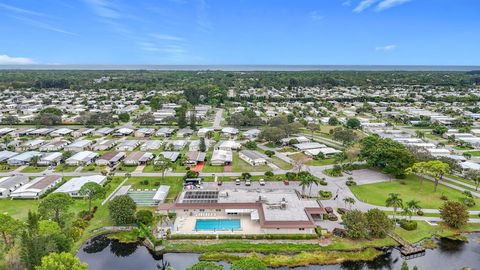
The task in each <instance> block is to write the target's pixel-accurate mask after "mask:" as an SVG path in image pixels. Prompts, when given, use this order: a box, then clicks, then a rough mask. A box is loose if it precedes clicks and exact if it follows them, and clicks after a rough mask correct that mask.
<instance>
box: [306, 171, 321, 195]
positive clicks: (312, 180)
mask: <svg viewBox="0 0 480 270" xmlns="http://www.w3.org/2000/svg"><path fill="white" fill-rule="evenodd" d="M308 180H309V182H310V183H309V185H308V187H309V190H308V196H309V197H311V196H312V186H313V185H315V186H317V187H318V185H319V184H320V180H319V179H318V178H316V177H314V176H313V175H310V177H308Z"/></svg>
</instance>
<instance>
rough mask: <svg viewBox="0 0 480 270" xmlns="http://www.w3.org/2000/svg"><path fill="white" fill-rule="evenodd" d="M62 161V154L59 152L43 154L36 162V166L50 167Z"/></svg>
mask: <svg viewBox="0 0 480 270" xmlns="http://www.w3.org/2000/svg"><path fill="white" fill-rule="evenodd" d="M61 160H62V153H60V152H51V153H46V154H44V155H43V156H42V157H41V158H40V159H39V160H38V162H37V164H38V165H42V166H50V165H57V164H59V163H60V161H61Z"/></svg>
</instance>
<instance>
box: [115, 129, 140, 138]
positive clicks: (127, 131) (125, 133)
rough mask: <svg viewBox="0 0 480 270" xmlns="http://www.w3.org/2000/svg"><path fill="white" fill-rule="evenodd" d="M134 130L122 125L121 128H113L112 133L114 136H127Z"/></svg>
mask: <svg viewBox="0 0 480 270" xmlns="http://www.w3.org/2000/svg"><path fill="white" fill-rule="evenodd" d="M134 131H135V130H133V129H131V128H128V127H122V128H119V129H117V130H115V132H114V133H113V136H116V137H122V136H129V135H131V134H133V132H134Z"/></svg>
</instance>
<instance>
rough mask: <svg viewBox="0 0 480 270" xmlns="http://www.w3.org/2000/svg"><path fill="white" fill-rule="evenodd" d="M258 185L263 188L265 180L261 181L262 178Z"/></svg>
mask: <svg viewBox="0 0 480 270" xmlns="http://www.w3.org/2000/svg"><path fill="white" fill-rule="evenodd" d="M258 183H260V186H265V180H263V178H262V179H260V180H259V181H258Z"/></svg>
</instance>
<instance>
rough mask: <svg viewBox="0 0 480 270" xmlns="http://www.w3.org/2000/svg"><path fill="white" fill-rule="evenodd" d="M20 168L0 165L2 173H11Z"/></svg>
mask: <svg viewBox="0 0 480 270" xmlns="http://www.w3.org/2000/svg"><path fill="white" fill-rule="evenodd" d="M16 168H18V167H17V166H12V165H8V164H2V165H0V172H10V171H13V170H15V169H16Z"/></svg>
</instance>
